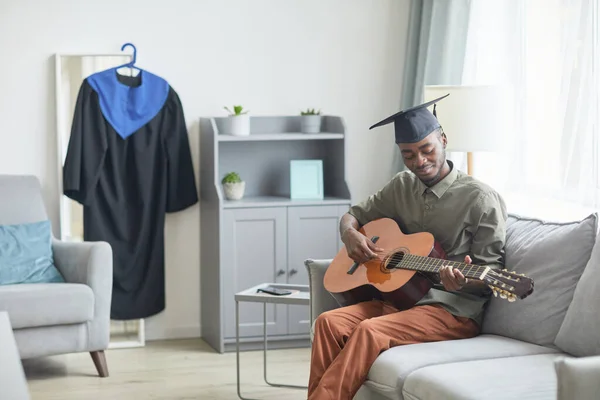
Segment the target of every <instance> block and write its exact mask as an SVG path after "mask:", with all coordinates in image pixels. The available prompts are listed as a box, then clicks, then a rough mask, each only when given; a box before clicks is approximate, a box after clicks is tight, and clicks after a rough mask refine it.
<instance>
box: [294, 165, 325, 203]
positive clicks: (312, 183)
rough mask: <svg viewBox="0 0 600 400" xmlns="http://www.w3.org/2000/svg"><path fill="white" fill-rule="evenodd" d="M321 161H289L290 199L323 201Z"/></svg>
mask: <svg viewBox="0 0 600 400" xmlns="http://www.w3.org/2000/svg"><path fill="white" fill-rule="evenodd" d="M324 197H325V195H324V188H323V160H291V161H290V198H292V199H294V200H323V198H324Z"/></svg>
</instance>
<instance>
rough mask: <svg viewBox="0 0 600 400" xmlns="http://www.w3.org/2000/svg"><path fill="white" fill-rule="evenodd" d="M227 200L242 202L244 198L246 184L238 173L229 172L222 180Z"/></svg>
mask: <svg viewBox="0 0 600 400" xmlns="http://www.w3.org/2000/svg"><path fill="white" fill-rule="evenodd" d="M221 183H222V184H223V191H224V192H225V197H226V198H227V200H240V199H241V198H242V197H244V190H245V189H246V182H244V181H242V178H240V175H239V174H238V173H237V172H229V173H228V174H226V175H225V176H224V177H223V179H222V180H221Z"/></svg>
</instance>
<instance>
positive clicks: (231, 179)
mask: <svg viewBox="0 0 600 400" xmlns="http://www.w3.org/2000/svg"><path fill="white" fill-rule="evenodd" d="M241 181H242V178H240V175H239V174H238V173H237V172H229V173H227V174H225V176H224V177H223V179H222V180H221V183H239V182H241Z"/></svg>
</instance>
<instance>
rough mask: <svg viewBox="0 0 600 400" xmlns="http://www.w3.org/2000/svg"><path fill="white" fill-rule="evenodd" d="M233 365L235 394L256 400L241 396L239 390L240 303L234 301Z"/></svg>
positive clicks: (246, 398)
mask: <svg viewBox="0 0 600 400" xmlns="http://www.w3.org/2000/svg"><path fill="white" fill-rule="evenodd" d="M235 365H236V375H237V394H238V397H239V398H240V399H242V400H257V399H250V398H248V397H244V396H242V393H241V389H240V303H239V302H238V301H237V300H236V301H235Z"/></svg>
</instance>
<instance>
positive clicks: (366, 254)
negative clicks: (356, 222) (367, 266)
mask: <svg viewBox="0 0 600 400" xmlns="http://www.w3.org/2000/svg"><path fill="white" fill-rule="evenodd" d="M342 242H344V244H345V245H346V251H347V252H348V256H349V257H350V258H351V259H353V260H354V261H356V262H358V263H361V264H362V263H364V262H366V261H368V260H370V259H372V258H375V257H377V256H378V254H377V253H378V252H382V251H383V249H382V248H380V247H378V246H376V245H375V243H373V242H372V241H371V240H370V239H369V238H368V237H366V236H365V235H363V234H362V233H360V232H359V231H357V230H356V229H353V228H350V229H347V230H346V231H345V232H344V234H343V235H342Z"/></svg>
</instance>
